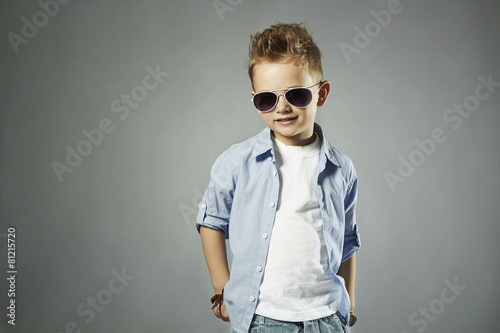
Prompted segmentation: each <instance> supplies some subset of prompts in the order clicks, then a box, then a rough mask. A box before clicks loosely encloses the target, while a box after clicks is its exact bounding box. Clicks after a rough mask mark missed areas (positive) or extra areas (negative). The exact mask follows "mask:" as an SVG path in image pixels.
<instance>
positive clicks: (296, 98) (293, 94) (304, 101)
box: [285, 88, 312, 108]
mask: <svg viewBox="0 0 500 333" xmlns="http://www.w3.org/2000/svg"><path fill="white" fill-rule="evenodd" d="M285 97H286V100H287V101H288V102H289V103H290V104H292V105H293V106H296V107H298V108H303V107H306V106H308V105H309V104H310V103H311V101H312V93H311V91H310V90H309V89H307V88H297V89H290V90H288V91H287V92H286V94H285Z"/></svg>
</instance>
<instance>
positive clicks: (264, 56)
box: [248, 23, 323, 85]
mask: <svg viewBox="0 0 500 333" xmlns="http://www.w3.org/2000/svg"><path fill="white" fill-rule="evenodd" d="M287 61H291V62H293V63H295V64H296V65H297V66H299V67H301V68H305V69H306V70H307V71H308V72H309V74H310V75H311V76H312V77H313V78H317V79H318V81H320V80H323V69H322V65H321V51H320V50H319V48H318V46H317V45H316V44H315V43H314V41H313V38H312V36H311V34H310V33H309V32H308V31H307V30H306V28H305V27H304V23H277V24H273V25H271V26H270V27H269V28H266V29H264V30H263V31H261V32H259V33H257V34H255V35H253V36H251V40H250V45H249V62H248V75H249V76H250V81H251V82H252V85H253V69H254V67H255V66H256V65H258V64H260V63H262V62H287Z"/></svg>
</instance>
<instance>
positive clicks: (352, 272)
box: [337, 253, 356, 311]
mask: <svg viewBox="0 0 500 333" xmlns="http://www.w3.org/2000/svg"><path fill="white" fill-rule="evenodd" d="M337 274H338V275H340V276H342V277H343V278H344V281H345V286H346V289H347V293H348V294H349V300H350V301H351V311H353V310H354V282H355V281H354V280H355V277H356V253H353V254H352V256H351V257H350V258H349V259H347V260H346V261H344V262H342V263H341V264H340V267H339V271H338V272H337Z"/></svg>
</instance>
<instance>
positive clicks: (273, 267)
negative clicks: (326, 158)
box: [255, 133, 338, 322]
mask: <svg viewBox="0 0 500 333" xmlns="http://www.w3.org/2000/svg"><path fill="white" fill-rule="evenodd" d="M315 135H316V140H315V141H314V142H313V143H311V144H309V145H307V146H287V145H286V144H284V143H282V142H280V141H279V140H277V139H276V138H274V137H273V138H272V139H273V143H274V148H275V155H276V166H277V168H278V171H279V176H280V200H279V202H278V207H277V211H276V216H275V220H274V226H273V230H272V234H271V239H270V244H269V251H268V255H267V263H266V267H265V270H264V276H263V281H262V284H261V286H260V294H259V300H258V304H257V309H256V311H255V313H256V314H258V315H261V316H264V317H268V318H272V319H275V320H282V321H290V322H293V321H307V320H314V319H318V318H322V317H326V316H329V315H331V314H333V313H335V312H336V311H337V308H336V307H337V303H338V300H335V299H332V295H335V291H336V289H337V287H336V285H335V284H334V281H333V279H332V278H331V277H330V276H329V275H328V274H327V273H326V271H327V267H328V266H327V254H326V248H325V244H324V238H323V221H322V219H321V217H320V208H319V201H318V198H317V193H316V189H317V184H315V180H316V179H317V177H316V168H317V165H318V160H319V152H320V148H321V140H320V139H318V135H317V134H316V133H315Z"/></svg>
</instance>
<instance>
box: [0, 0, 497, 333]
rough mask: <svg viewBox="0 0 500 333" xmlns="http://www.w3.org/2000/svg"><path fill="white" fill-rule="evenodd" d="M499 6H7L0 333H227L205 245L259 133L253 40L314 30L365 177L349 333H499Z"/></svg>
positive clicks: (406, 1)
mask: <svg viewBox="0 0 500 333" xmlns="http://www.w3.org/2000/svg"><path fill="white" fill-rule="evenodd" d="M499 16H500V4H499V2H498V1H487V0H482V1H472V0H469V1H465V0H460V1H451V0H443V1H428V0H427V1H425V0H418V1H417V0H413V1H411V0H371V1H367V0H365V1H326V0H321V1H320V0H315V1H307V2H306V1H290V0H287V1H285V0H274V1H262V0H261V1H254V0H215V1H213V0H207V1H194V0H186V1H160V0H146V1H131V0H121V1H118V0H106V1H96V0H94V1H77V0H73V1H69V0H40V1H2V5H1V10H0V17H1V20H0V22H1V34H2V36H3V37H2V40H1V43H0V44H1V63H2V66H1V72H0V73H1V78H2V81H1V92H0V94H1V95H0V96H1V101H2V102H1V106H2V108H1V113H0V134H1V136H0V156H1V157H0V158H1V162H0V185H1V186H0V189H1V204H0V214H1V216H0V276H1V279H0V305H1V306H0V314H1V315H0V331H2V332H47V333H48V332H52V333H55V332H58V333H59V332H65V333H67V332H93V333H98V332H103V333H110V332H131V333H132V332H144V333H146V332H148V333H153V332H172V333H179V332H187V333H207V332H209V333H212V332H213V333H216V332H217V333H219V332H227V331H228V329H229V325H228V324H227V323H224V322H222V321H220V320H218V319H217V318H216V317H215V316H214V315H213V314H212V311H211V304H210V301H209V300H210V297H211V296H212V295H213V290H212V285H211V282H210V277H209V274H208V270H207V267H206V263H205V260H204V257H203V252H202V248H201V242H200V237H199V234H198V233H197V231H196V228H195V224H194V223H195V218H196V214H197V211H198V203H199V201H200V200H201V196H202V194H203V192H204V191H205V188H206V186H207V184H208V180H209V170H210V167H211V166H212V164H213V162H214V161H215V159H216V158H217V156H219V154H221V153H222V152H223V151H224V150H226V149H227V148H228V147H229V146H231V145H232V144H234V143H237V142H241V141H243V140H246V139H247V138H249V137H251V136H253V135H254V134H256V133H258V132H260V131H261V130H262V129H264V128H265V125H264V123H263V122H262V120H261V118H260V116H259V114H258V113H257V112H256V111H255V110H254V108H253V106H252V105H251V102H250V98H251V94H250V93H251V85H250V81H249V78H248V75H247V69H246V65H247V60H248V59H247V58H248V43H249V40H250V35H251V34H254V33H256V32H258V31H261V30H262V29H264V28H266V27H268V26H269V25H271V24H273V23H277V22H304V23H305V25H306V27H307V29H308V30H309V31H310V32H311V33H312V35H313V37H314V39H315V41H316V43H317V45H318V46H319V48H320V49H321V51H322V54H323V70H324V78H325V79H327V80H329V81H330V82H331V83H332V92H331V94H330V96H329V98H328V101H327V103H326V105H325V106H323V107H321V108H319V109H318V113H317V119H316V121H317V123H319V124H320V125H321V126H322V128H323V130H324V132H325V135H326V137H327V139H328V140H329V141H330V142H332V143H333V144H334V145H335V146H336V147H338V148H339V149H340V150H341V151H342V152H343V153H345V154H347V155H348V156H349V157H350V158H351V159H352V160H353V162H354V165H355V167H356V170H357V172H358V175H359V185H358V186H359V198H358V206H357V223H358V226H359V231H360V237H361V248H360V249H359V252H358V254H357V275H356V307H355V311H356V313H357V315H358V318H359V319H358V323H357V324H356V326H355V327H353V328H352V330H351V332H360V333H361V332H370V333H373V332H375V333H390V332H392V333H403V332H406V333H414V332H419V333H422V332H429V333H431V332H436V333H438V332H439V333H442V332H454V333H461V332H463V333H465V332H496V331H498V328H497V327H498V325H497V317H498V304H499V301H500V298H499V292H498V290H499V289H498V285H497V282H498V280H499V278H500V275H499V256H498V253H499V250H498V247H499V245H498V244H499V243H498V237H499V234H500V227H499V216H500V205H499V199H500V177H499V171H500V157H499V156H500V154H499V151H500V131H499V130H498V128H499V126H500V114H499V112H500V61H499V59H500V43H499V38H498V36H499V33H500V21H499V20H498V17H499Z"/></svg>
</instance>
